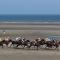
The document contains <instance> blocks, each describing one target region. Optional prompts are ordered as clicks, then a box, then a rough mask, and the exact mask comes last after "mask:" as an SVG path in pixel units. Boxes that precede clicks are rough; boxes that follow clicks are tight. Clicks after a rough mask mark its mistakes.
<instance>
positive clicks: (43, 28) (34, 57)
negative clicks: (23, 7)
mask: <svg viewBox="0 0 60 60" xmlns="http://www.w3.org/2000/svg"><path fill="white" fill-rule="evenodd" d="M3 30H5V31H6V36H14V37H16V36H20V35H22V37H25V38H26V39H30V40H33V39H35V38H38V37H41V38H45V37H48V36H51V35H59V36H60V25H43V24H41V25H27V24H25V25H23V24H22V25H21V24H20V25H19V24H0V37H2V36H4V34H3ZM0 59H1V60H60V50H59V51H56V50H38V51H37V50H26V49H24V50H23V49H13V48H3V49H2V48H0Z"/></svg>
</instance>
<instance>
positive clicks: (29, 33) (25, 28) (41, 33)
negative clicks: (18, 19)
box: [0, 23, 60, 40]
mask: <svg viewBox="0 0 60 60" xmlns="http://www.w3.org/2000/svg"><path fill="white" fill-rule="evenodd" d="M3 30H5V31H6V35H9V36H20V35H21V36H22V37H26V38H27V39H30V40H32V39H35V38H38V37H41V38H45V37H48V36H51V35H56V36H57V35H59V36H60V25H55V24H54V25H51V24H49V25H48V24H47V25H46V24H38V25H32V24H30V25H29V24H25V25H24V24H7V23H5V24H0V36H3V35H4V34H3Z"/></svg>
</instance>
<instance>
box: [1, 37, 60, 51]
mask: <svg viewBox="0 0 60 60" xmlns="http://www.w3.org/2000/svg"><path fill="white" fill-rule="evenodd" d="M4 44H5V45H6V46H8V45H9V44H10V46H9V47H11V46H13V47H15V48H18V47H19V46H22V48H23V49H24V48H26V47H27V48H29V49H30V48H31V47H32V46H33V47H34V49H35V47H36V49H37V50H38V48H39V47H41V46H42V47H43V46H44V48H53V47H55V49H58V47H59V45H60V41H55V40H51V41H46V40H45V39H40V40H39V39H35V40H32V41H31V40H26V39H25V38H23V39H19V40H15V41H14V40H13V39H8V40H7V41H6V40H5V39H4V40H2V41H0V46H2V48H4Z"/></svg>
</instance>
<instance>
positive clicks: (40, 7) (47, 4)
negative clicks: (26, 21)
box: [0, 0, 60, 14]
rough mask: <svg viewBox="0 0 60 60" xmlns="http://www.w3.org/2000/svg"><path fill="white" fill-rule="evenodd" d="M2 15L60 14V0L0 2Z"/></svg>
mask: <svg viewBox="0 0 60 60" xmlns="http://www.w3.org/2000/svg"><path fill="white" fill-rule="evenodd" d="M0 14H60V0H0Z"/></svg>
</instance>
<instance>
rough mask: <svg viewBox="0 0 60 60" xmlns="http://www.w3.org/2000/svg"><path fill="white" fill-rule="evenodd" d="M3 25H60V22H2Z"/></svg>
mask: <svg viewBox="0 0 60 60" xmlns="http://www.w3.org/2000/svg"><path fill="white" fill-rule="evenodd" d="M0 23H2V24H10V23H11V24H60V22H26V21H25V22H9V21H3V22H0Z"/></svg>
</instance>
